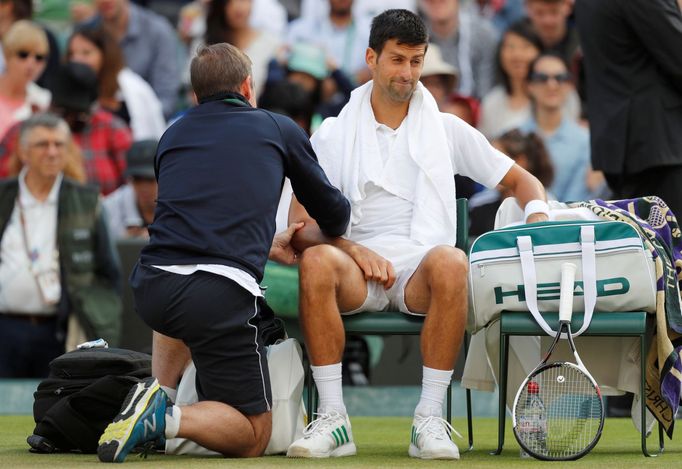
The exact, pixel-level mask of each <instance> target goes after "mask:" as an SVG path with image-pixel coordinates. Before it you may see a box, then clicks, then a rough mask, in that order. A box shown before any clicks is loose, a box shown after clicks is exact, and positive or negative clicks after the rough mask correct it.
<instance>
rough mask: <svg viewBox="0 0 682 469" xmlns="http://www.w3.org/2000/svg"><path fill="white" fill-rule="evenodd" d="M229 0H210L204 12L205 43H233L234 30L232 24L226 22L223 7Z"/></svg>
mask: <svg viewBox="0 0 682 469" xmlns="http://www.w3.org/2000/svg"><path fill="white" fill-rule="evenodd" d="M229 2H230V0H211V3H210V4H209V5H208V12H207V14H206V33H205V34H204V42H206V44H208V45H211V44H218V43H219V42H227V43H230V44H233V43H234V37H233V36H234V31H233V30H232V26H230V25H229V24H227V18H226V14H225V7H226V6H227V4H228V3H229Z"/></svg>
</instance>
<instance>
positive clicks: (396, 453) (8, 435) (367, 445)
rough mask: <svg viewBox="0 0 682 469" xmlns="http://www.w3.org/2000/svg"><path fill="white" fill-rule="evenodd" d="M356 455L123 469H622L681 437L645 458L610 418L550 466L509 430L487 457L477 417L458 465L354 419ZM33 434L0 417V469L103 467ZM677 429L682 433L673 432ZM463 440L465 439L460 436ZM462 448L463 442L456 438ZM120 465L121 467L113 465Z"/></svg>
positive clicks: (375, 422) (178, 460) (627, 427)
mask: <svg viewBox="0 0 682 469" xmlns="http://www.w3.org/2000/svg"><path fill="white" fill-rule="evenodd" d="M352 423H353V433H354V437H355V442H356V444H357V446H358V455H357V456H355V457H349V458H338V459H327V460H301V459H287V458H286V457H283V456H268V457H265V458H256V459H249V460H232V459H219V458H211V459H207V458H191V457H186V456H164V455H153V456H149V458H147V459H146V460H144V459H141V458H140V457H139V456H138V455H131V456H129V457H128V459H127V460H126V462H125V466H124V467H131V468H132V467H146V468H148V469H151V468H157V467H163V468H167V467H177V468H201V469H209V468H213V467H230V468H233V467H234V468H242V467H257V468H280V467H289V468H295V467H296V468H297V467H320V468H336V467H343V468H354V467H357V468H374V467H384V468H401V467H428V468H431V467H433V468H436V467H453V465H458V466H460V467H463V468H464V467H465V468H467V469H470V468H507V467H512V468H513V467H537V466H547V465H553V467H561V468H564V467H570V468H599V469H610V468H613V469H625V468H641V467H669V468H676V467H681V466H682V445H681V444H680V438H679V435H676V437H675V438H674V439H673V441H669V440H667V439H666V451H665V453H664V454H663V455H662V456H660V457H658V458H645V457H644V456H642V453H641V451H640V442H639V435H638V433H637V432H636V431H635V429H634V427H633V426H632V422H631V421H630V419H625V418H608V419H606V424H605V426H604V432H603V434H602V438H601V440H600V441H599V444H598V445H597V447H596V448H595V449H594V450H593V451H592V452H591V453H590V454H588V455H587V456H585V457H584V458H583V459H581V460H579V461H573V462H562V463H550V462H542V461H536V460H535V459H521V458H520V457H519V448H518V445H517V443H516V440H515V439H514V436H513V434H512V432H511V428H510V427H508V430H507V437H506V444H505V451H504V452H503V454H502V455H501V456H490V455H489V454H488V453H489V452H490V451H492V450H493V449H494V448H495V447H496V442H497V420H496V419H494V418H478V419H475V420H474V444H475V448H474V451H473V452H471V453H465V454H463V455H462V458H461V460H460V461H421V460H415V459H412V458H410V457H408V456H407V446H408V443H409V429H410V423H411V419H410V418H409V417H356V418H354V419H353V421H352ZM454 423H455V428H456V429H458V430H459V431H460V432H461V430H465V429H466V420H465V419H464V418H457V419H456V420H455V422H454ZM32 430H33V418H32V417H31V416H2V417H0V467H2V468H11V469H14V468H28V467H30V468H33V467H37V468H39V467H45V468H54V469H57V468H86V467H100V468H101V467H104V466H103V464H102V463H99V461H98V460H97V456H96V455H78V454H66V455H65V454H58V455H41V454H31V453H29V452H28V445H27V444H26V441H25V440H26V436H27V435H28V434H30V433H31V431H32ZM677 431H680V429H677ZM464 436H465V437H466V435H464ZM656 438H657V435H652V436H651V437H650V438H649V445H650V450H653V447H654V446H655V443H656V441H655V439H656ZM456 441H457V442H458V445H459V446H460V447H463V446H464V441H463V440H456ZM117 467H120V466H117Z"/></svg>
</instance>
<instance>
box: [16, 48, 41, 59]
mask: <svg viewBox="0 0 682 469" xmlns="http://www.w3.org/2000/svg"><path fill="white" fill-rule="evenodd" d="M30 56H33V58H35V59H36V62H42V61H43V60H45V54H35V53H33V52H29V51H27V50H20V51H18V52H17V57H19V58H20V59H21V60H26V59H28V58H29V57H30Z"/></svg>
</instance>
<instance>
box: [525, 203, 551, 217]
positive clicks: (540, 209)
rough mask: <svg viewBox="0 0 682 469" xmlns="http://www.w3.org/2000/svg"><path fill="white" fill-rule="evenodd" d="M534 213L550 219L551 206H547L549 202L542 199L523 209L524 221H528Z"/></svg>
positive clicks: (528, 204)
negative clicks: (542, 214)
mask: <svg viewBox="0 0 682 469" xmlns="http://www.w3.org/2000/svg"><path fill="white" fill-rule="evenodd" d="M534 213H544V214H545V215H547V218H549V205H547V202H545V201H544V200H540V199H535V200H531V201H530V202H528V203H527V204H526V206H525V207H524V209H523V215H524V220H525V221H528V217H529V216H531V215H532V214H534Z"/></svg>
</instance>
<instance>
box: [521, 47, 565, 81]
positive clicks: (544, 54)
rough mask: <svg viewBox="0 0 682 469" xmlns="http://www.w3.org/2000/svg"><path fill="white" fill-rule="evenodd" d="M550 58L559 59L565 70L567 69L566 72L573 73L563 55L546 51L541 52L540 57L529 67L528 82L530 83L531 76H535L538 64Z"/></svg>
mask: <svg viewBox="0 0 682 469" xmlns="http://www.w3.org/2000/svg"><path fill="white" fill-rule="evenodd" d="M548 57H551V58H554V59H557V60H558V61H559V62H561V63H562V64H563V65H564V68H565V69H566V71H567V72H568V73H571V69H570V67H569V66H568V62H566V59H565V58H564V57H563V56H562V55H561V54H559V53H557V52H554V51H545V52H541V53H540V55H538V56H537V57H535V59H534V60H533V61H532V62H531V63H530V65H529V66H528V76H527V78H528V81H530V79H531V76H532V75H533V69H535V66H536V65H537V64H538V62H539V61H541V60H542V59H546V58H548Z"/></svg>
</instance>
